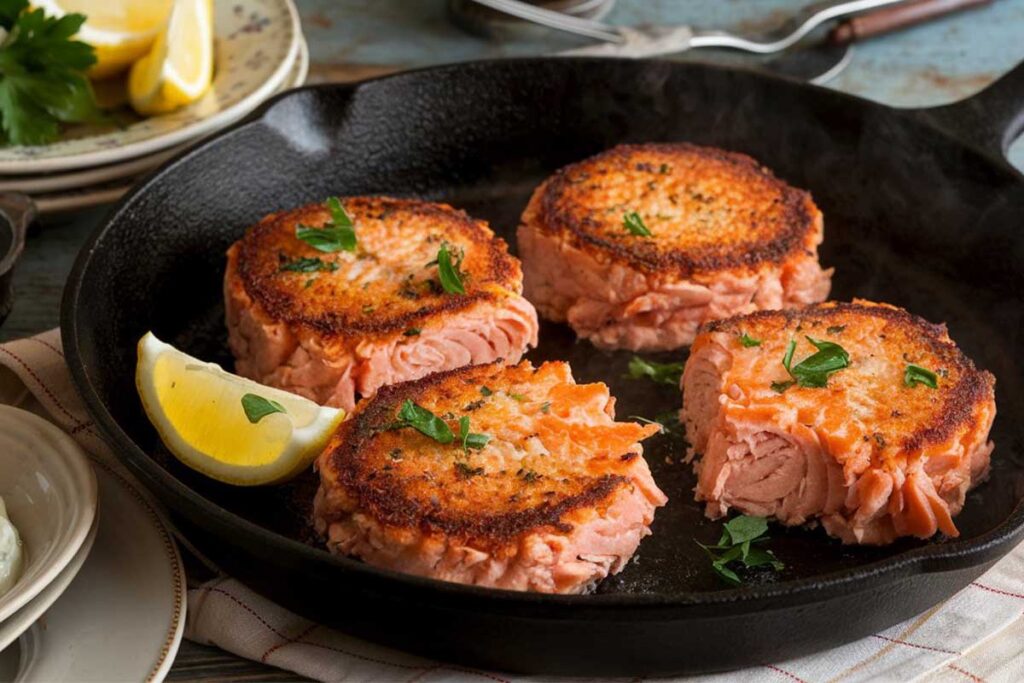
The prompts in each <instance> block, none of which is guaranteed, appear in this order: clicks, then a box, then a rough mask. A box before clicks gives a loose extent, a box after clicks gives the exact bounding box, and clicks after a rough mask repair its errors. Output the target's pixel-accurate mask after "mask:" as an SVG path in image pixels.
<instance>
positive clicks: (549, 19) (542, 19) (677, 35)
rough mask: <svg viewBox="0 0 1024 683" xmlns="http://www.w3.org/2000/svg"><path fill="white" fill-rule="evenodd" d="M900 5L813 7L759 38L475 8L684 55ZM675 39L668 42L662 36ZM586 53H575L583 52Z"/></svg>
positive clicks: (755, 42)
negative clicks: (658, 46)
mask: <svg viewBox="0 0 1024 683" xmlns="http://www.w3.org/2000/svg"><path fill="white" fill-rule="evenodd" d="M902 1H903V0H850V1H848V2H840V3H832V4H827V5H825V4H821V3H818V4H814V5H811V6H809V7H806V8H805V9H804V10H803V11H802V12H801V13H800V14H799V15H797V16H796V17H794V19H792V20H791V21H789V22H787V23H786V24H785V25H784V26H782V27H781V28H779V29H777V30H775V31H773V32H771V33H769V34H767V35H765V36H763V37H762V38H759V39H752V38H745V37H743V36H739V35H736V34H734V33H729V32H727V31H699V30H694V29H691V28H690V27H689V26H626V27H619V26H613V25H611V24H606V23H604V22H602V21H594V20H592V19H585V18H582V17H574V16H570V15H567V14H564V13H562V12H555V11H552V10H548V9H544V8H543V7H537V6H536V5H530V4H527V3H525V2H520V1H519V0H475V2H477V3H478V4H481V5H484V6H486V7H490V8H491V9H495V10H498V11H499V12H504V13H506V14H510V15H512V16H515V17H519V18H520V19H525V20H527V21H532V22H534V23H536V24H541V25H543V26H548V27H550V28H554V29H558V30H560V31H566V32H568V33H573V34H576V35H579V36H586V37H588V38H596V39H598V40H603V41H605V42H607V43H617V44H623V43H626V42H627V39H629V38H631V37H633V38H635V37H637V36H639V37H640V38H641V39H646V40H649V41H652V42H658V43H660V44H662V45H664V50H665V51H666V52H682V51H683V50H688V49H690V48H694V47H725V48H732V49H734V50H743V51H746V52H755V53H758V54H770V53H773V52H781V51H782V50H785V49H786V48H788V47H791V46H793V45H795V44H796V43H798V42H799V41H800V40H801V39H802V38H803V37H804V36H806V35H807V34H808V33H810V32H811V31H813V30H814V29H815V28H817V27H818V26H821V25H822V24H823V23H825V22H826V21H830V20H832V19H838V18H840V17H844V16H847V15H850V14H857V13H859V12H864V11H866V10H870V9H874V8H876V7H882V6H884V5H892V4H895V3H898V2H902ZM669 36H671V37H672V38H673V39H672V40H670V41H667V42H666V37H669ZM587 49H588V48H582V49H577V50H573V51H572V52H574V53H576V54H582V53H584V52H585V51H586V50H587Z"/></svg>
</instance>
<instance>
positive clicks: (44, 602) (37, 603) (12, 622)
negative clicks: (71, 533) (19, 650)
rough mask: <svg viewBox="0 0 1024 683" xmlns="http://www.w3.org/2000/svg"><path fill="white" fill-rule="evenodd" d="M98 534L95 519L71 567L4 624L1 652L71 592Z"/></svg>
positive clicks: (0, 623)
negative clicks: (65, 594)
mask: <svg viewBox="0 0 1024 683" xmlns="http://www.w3.org/2000/svg"><path fill="white" fill-rule="evenodd" d="M98 531H99V519H98V518H97V519H95V520H93V523H92V528H91V529H89V535H88V536H86V537H85V541H83V542H82V545H81V547H79V548H78V552H77V553H75V556H74V557H72V558H71V561H70V562H68V564H67V566H66V567H64V569H62V570H61V572H60V573H59V574H58V575H57V576H56V577H55V578H54V579H53V581H51V582H50V583H49V584H47V585H46V587H45V588H44V589H43V590H41V591H39V594H38V595H36V597H34V598H32V599H31V600H29V601H28V603H27V604H26V605H25V606H24V607H22V608H21V609H19V610H18V611H17V612H15V613H14V614H12V615H11V616H9V617H7V618H6V619H4V620H3V621H0V651H2V650H4V649H6V648H7V646H8V645H10V644H11V643H13V642H14V641H16V640H17V639H18V637H19V636H21V634H22V633H24V632H25V631H27V630H28V629H29V628H30V627H31V626H32V624H34V623H36V622H37V621H39V617H41V616H43V614H45V613H46V610H48V609H50V606H51V605H53V603H55V602H56V601H57V598H59V597H60V596H61V595H63V594H64V591H66V590H67V589H68V586H69V585H70V584H71V582H72V581H73V580H74V578H75V577H76V576H78V572H79V571H81V569H82V565H83V564H85V560H86V559H87V558H88V557H89V552H90V551H91V550H92V546H93V543H94V542H95V541H96V534H97V532H98ZM0 668H2V667H0ZM3 680H4V678H3V677H2V676H0V681H3Z"/></svg>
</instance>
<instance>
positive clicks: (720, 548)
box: [697, 515, 785, 586]
mask: <svg viewBox="0 0 1024 683" xmlns="http://www.w3.org/2000/svg"><path fill="white" fill-rule="evenodd" d="M767 541H768V522H767V521H766V520H765V518H764V517H750V516H748V515H740V516H739V517H734V518H732V519H731V520H729V521H728V522H726V523H725V524H724V525H723V527H722V537H721V539H719V541H718V544H717V545H703V544H701V543H697V545H699V546H700V547H701V548H704V550H706V551H707V553H708V555H709V556H710V557H711V568H712V569H714V570H715V573H716V574H718V575H719V576H720V577H721V578H722V579H723V580H724V581H726V582H727V583H730V584H732V585H734V586H738V585H739V584H741V583H743V580H742V579H741V578H740V577H739V575H738V574H737V573H736V572H735V570H734V569H731V568H730V567H729V565H730V564H732V565H733V566H735V564H736V563H739V564H742V565H743V566H744V567H745V568H747V569H752V568H754V567H770V568H771V569H773V570H774V571H779V570H781V569H783V568H784V567H785V565H784V564H783V563H782V562H780V561H779V560H778V558H776V557H775V554H774V553H772V551H770V550H765V549H763V548H756V547H754V545H753V544H755V543H759V544H760V543H765V542H767Z"/></svg>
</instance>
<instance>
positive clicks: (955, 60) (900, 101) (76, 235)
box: [0, 0, 1024, 681]
mask: <svg viewBox="0 0 1024 683" xmlns="http://www.w3.org/2000/svg"><path fill="white" fill-rule="evenodd" d="M297 2H298V5H299V8H300V10H301V13H302V18H303V27H304V30H305V33H306V37H307V39H308V42H309V45H310V51H311V55H312V69H311V72H310V80H311V81H313V82H326V81H350V80H356V79H361V78H366V77H369V76H375V75H379V74H382V73H387V72H390V71H395V70H400V69H407V68H412V67H419V66H425V65H429V64H439V63H444V62H454V61H462V60H469V59H479V58H494V57H508V56H523V55H540V54H546V53H549V52H553V51H556V50H559V49H565V48H568V47H572V46H575V45H577V44H579V43H578V42H577V41H576V40H575V39H574V38H572V37H570V36H562V35H561V34H555V33H553V32H549V31H547V30H545V29H540V28H538V29H532V28H531V29H527V30H525V31H522V32H517V34H516V35H517V38H516V39H515V40H514V41H511V42H506V43H497V42H490V41H486V40H483V39H480V38H476V37H473V36H470V35H467V34H465V33H463V32H462V31H461V30H460V29H458V28H456V27H455V26H453V25H452V24H451V23H450V22H449V21H448V18H447V15H446V9H445V2H444V0H418V1H417V2H405V1H403V0H297ZM806 4H808V3H807V1H806V0H760V1H759V2H757V3H745V2H741V1H740V0H691V1H690V2H672V1H671V0H618V3H617V5H616V7H615V9H614V10H613V12H612V13H611V14H610V15H609V16H608V18H607V20H608V21H610V22H612V23H622V24H632V23H670V22H671V23H689V24H693V25H696V26H700V27H713V28H722V29H728V30H731V31H737V32H741V33H751V34H756V33H758V32H760V31H762V30H765V29H769V28H772V27H774V26H776V25H778V24H779V23H781V22H782V21H783V20H784V19H785V18H786V17H788V16H790V15H791V14H792V13H793V12H794V11H796V10H798V9H799V8H800V7H802V6H804V5H806ZM686 58H689V59H693V58H700V59H705V60H716V59H732V60H735V59H736V57H734V56H731V55H728V56H727V55H721V54H716V53H710V52H703V53H697V52H694V53H690V54H689V55H687V56H686ZM1022 60H1024V0H996V1H995V2H994V3H993V4H992V5H990V6H988V7H986V8H984V9H980V10H975V11H971V12H967V13H964V14H959V15H956V16H953V17H948V18H946V19H943V20H940V21H937V22H935V23H932V24H928V25H926V26H920V27H917V28H913V29H910V30H907V31H903V32H901V33H898V34H894V35H890V36H886V37H882V38H877V39H875V40H872V41H870V42H868V43H865V44H863V45H859V46H857V47H856V51H855V53H854V55H853V60H852V63H851V64H850V66H849V67H848V68H847V70H846V71H845V72H843V73H842V74H841V75H840V76H839V77H838V78H836V79H835V80H834V81H832V82H831V83H830V84H829V86H830V87H834V88H837V89H839V90H844V91H847V92H851V93H855V94H857V95H861V96H863V97H868V98H871V99H874V100H878V101H880V102H884V103H886V104H891V105H894V106H908V107H909V106H914V107H921V106H931V105H938V104H944V103H947V102H951V101H954V100H957V99H961V98H963V97H967V96H969V95H971V94H973V93H974V92H976V91H978V90H980V89H981V88H983V87H984V86H985V85H987V84H988V83H990V82H991V81H992V80H994V79H995V78H997V77H998V76H999V75H1000V74H1002V73H1003V72H1005V71H1007V70H1008V69H1009V68H1010V67H1011V66H1013V65H1014V64H1016V63H1017V62H1019V61H1022ZM1010 158H1011V161H1012V162H1014V163H1015V164H1016V165H1017V167H1018V168H1024V143H1018V144H1017V145H1015V146H1014V147H1013V148H1012V149H1011V153H1010ZM104 211H105V210H104V209H98V210H90V211H87V212H80V213H77V214H72V215H68V216H64V217H59V218H50V219H47V220H45V221H43V222H41V223H40V224H39V225H37V226H35V227H34V229H33V230H32V232H31V233H30V235H29V242H28V247H27V249H26V251H25V255H24V258H23V259H22V262H21V265H20V266H19V268H18V271H17V273H16V276H15V287H16V290H17V298H16V303H15V308H14V311H13V313H12V314H11V316H10V318H9V319H8V320H7V322H6V323H5V324H4V326H3V327H2V328H0V341H5V340H9V339H14V338H17V337H21V336H25V335H29V334H33V333H36V332H39V331H41V330H45V329H48V328H50V327H54V326H55V325H57V323H58V317H59V306H60V297H61V290H62V288H63V285H64V280H65V278H66V277H67V274H68V271H69V270H70V268H71V264H72V262H73V261H74V258H75V254H76V253H77V251H78V248H79V246H80V245H81V244H82V242H83V241H84V240H85V238H86V236H87V235H88V234H89V232H90V231H91V230H92V229H93V228H94V227H95V226H96V224H97V222H98V221H99V220H101V219H102V217H103V214H104ZM169 680H178V681H184V680H203V681H217V680H232V681H238V680H250V681H256V680H275V681H284V680H302V679H300V678H298V677H295V676H293V675H291V674H287V673H285V672H282V671H279V670H277V669H271V668H269V667H266V666H263V665H260V664H256V663H252V662H248V661H246V660H242V659H239V658H237V657H234V656H232V655H229V654H226V653H223V652H220V651H219V650H216V649H212V648H207V647H202V646H198V645H195V644H192V643H189V642H185V643H183V644H182V647H181V650H180V652H179V654H178V658H177V661H176V663H175V666H174V668H173V669H172V670H171V673H170V675H169Z"/></svg>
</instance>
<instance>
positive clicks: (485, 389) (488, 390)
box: [480, 386, 494, 396]
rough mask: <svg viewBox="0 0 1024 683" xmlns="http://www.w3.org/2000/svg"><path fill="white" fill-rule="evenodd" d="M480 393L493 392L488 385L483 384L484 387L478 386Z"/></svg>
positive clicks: (485, 394) (489, 393)
mask: <svg viewBox="0 0 1024 683" xmlns="http://www.w3.org/2000/svg"><path fill="white" fill-rule="evenodd" d="M480 393H481V394H483V395H484V396H490V395H491V394H493V393H494V392H493V391H491V389H490V387H486V386H484V387H480Z"/></svg>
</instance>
